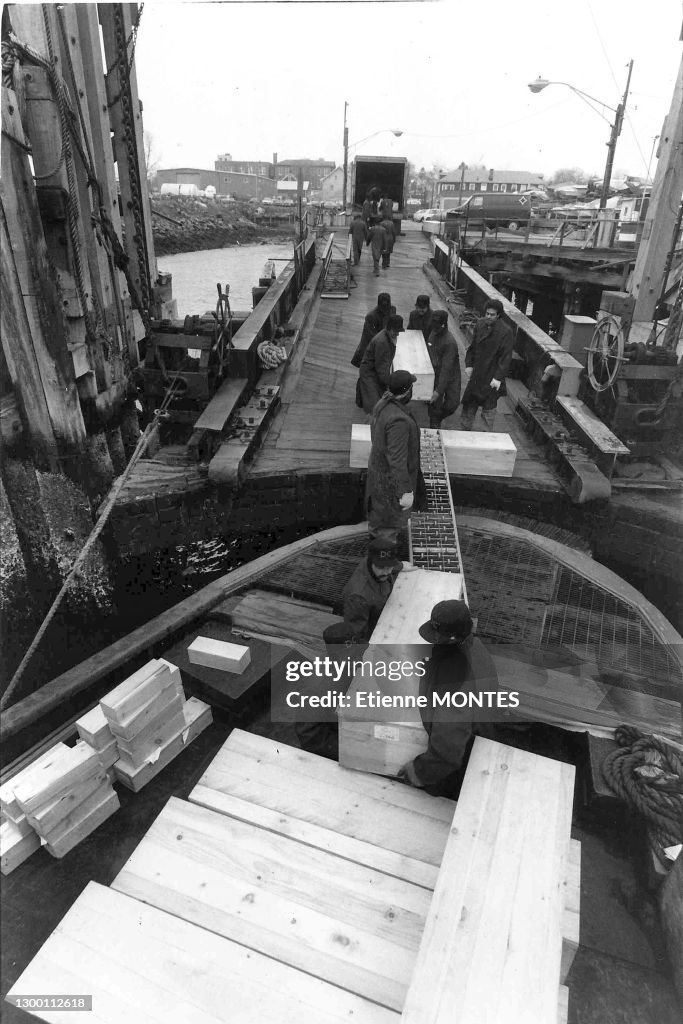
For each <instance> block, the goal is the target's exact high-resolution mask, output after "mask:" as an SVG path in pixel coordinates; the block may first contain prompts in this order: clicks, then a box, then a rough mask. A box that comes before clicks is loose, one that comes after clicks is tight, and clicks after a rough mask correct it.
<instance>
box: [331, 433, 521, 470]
mask: <svg viewBox="0 0 683 1024" xmlns="http://www.w3.org/2000/svg"><path fill="white" fill-rule="evenodd" d="M439 433H440V434H441V440H442V443H443V450H444V455H445V456H446V468H447V470H448V472H449V473H456V474H458V475H460V476H501V477H511V476H512V475H513V474H514V470H515V459H516V458H517V448H516V446H515V444H514V442H513V440H512V438H511V437H510V435H509V434H502V433H494V432H489V431H486V430H440V431H439ZM370 447H371V444H370V426H369V424H365V423H354V424H353V425H352V427H351V451H350V457H349V466H350V467H351V469H366V468H367V465H368V459H369V458H370Z"/></svg>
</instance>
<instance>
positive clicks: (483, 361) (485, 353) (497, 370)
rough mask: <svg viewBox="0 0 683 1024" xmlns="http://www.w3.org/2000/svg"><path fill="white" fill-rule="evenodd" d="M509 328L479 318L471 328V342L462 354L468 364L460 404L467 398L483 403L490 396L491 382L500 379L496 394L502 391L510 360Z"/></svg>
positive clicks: (503, 391) (510, 340) (502, 392)
mask: <svg viewBox="0 0 683 1024" xmlns="http://www.w3.org/2000/svg"><path fill="white" fill-rule="evenodd" d="M512 346H513V340H512V331H511V330H510V328H509V327H508V326H507V324H505V323H504V322H503V321H502V320H500V319H498V320H486V319H484V320H480V321H479V323H478V324H477V326H476V327H475V329H474V338H473V340H472V344H471V345H470V347H469V348H468V350H467V353H466V355H465V365H466V366H471V367H472V376H471V377H470V379H469V382H468V384H467V387H466V388H465V393H464V395H463V396H462V400H463V404H465V403H466V402H468V401H470V400H471V401H473V402H479V403H483V402H485V401H486V399H487V398H490V397H491V393H492V391H494V390H495V389H493V388H492V387H491V381H492V380H493V379H494V377H495V379H496V380H499V381H500V382H501V386H500V389H499V391H498V395H499V396H502V395H504V394H506V391H505V378H506V376H507V375H508V373H509V371H510V363H511V361H512Z"/></svg>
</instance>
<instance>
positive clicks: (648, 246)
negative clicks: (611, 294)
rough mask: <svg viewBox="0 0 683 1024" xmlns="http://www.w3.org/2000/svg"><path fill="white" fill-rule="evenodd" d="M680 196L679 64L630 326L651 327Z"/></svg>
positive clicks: (682, 98)
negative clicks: (647, 324)
mask: <svg viewBox="0 0 683 1024" xmlns="http://www.w3.org/2000/svg"><path fill="white" fill-rule="evenodd" d="M681 193H683V60H682V61H681V66H680V68H679V70H678V78H677V79H676V85H675V86H674V94H673V98H672V100H671V109H670V110H669V113H668V115H667V118H666V121H665V122H664V127H663V128H662V134H661V138H660V140H659V160H658V162H657V170H656V171H655V178H654V182H653V183H652V195H651V197H650V205H649V206H648V209H647V214H646V216H645V224H644V226H643V237H642V239H641V242H640V247H639V249H638V256H637V257H636V265H635V269H634V271H633V278H632V281H631V286H630V291H631V294H632V295H633V297H634V298H635V300H636V306H635V310H634V312H633V320H634V322H640V323H652V320H653V318H654V312H655V306H656V304H657V301H658V299H659V298H660V291H661V284H662V280H663V277H664V272H665V267H666V261H667V256H668V253H669V249H670V247H671V243H672V238H671V233H672V230H673V223H674V220H675V217H676V213H677V211H678V209H679V206H680V203H681Z"/></svg>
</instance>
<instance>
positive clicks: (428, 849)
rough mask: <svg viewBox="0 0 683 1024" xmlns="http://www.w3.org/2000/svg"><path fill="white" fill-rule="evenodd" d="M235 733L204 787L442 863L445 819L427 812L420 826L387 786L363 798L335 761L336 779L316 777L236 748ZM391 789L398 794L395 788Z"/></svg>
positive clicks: (349, 775)
mask: <svg viewBox="0 0 683 1024" xmlns="http://www.w3.org/2000/svg"><path fill="white" fill-rule="evenodd" d="M234 735H235V733H233V734H232V735H231V736H230V737H229V738H228V740H227V741H226V743H225V744H224V745H223V747H222V748H221V750H220V751H219V752H218V754H217V755H216V757H215V758H214V759H213V761H212V762H211V764H210V765H209V767H208V768H207V770H206V772H205V773H204V775H203V776H202V777H201V779H200V780H199V785H200V786H203V787H205V788H206V789H213V790H216V791H217V792H219V793H224V794H227V795H228V796H231V797H236V798H237V799H239V800H242V801H245V802H247V803H253V804H258V805H259V806H261V807H264V808H267V809H269V810H271V811H276V812H280V813H282V814H284V815H287V816H290V817H292V818H296V819H300V820H302V821H305V822H308V823H310V824H312V825H316V826H319V827H320V828H323V829H327V830H329V831H330V832H337V833H339V834H340V835H342V836H346V837H349V838H352V839H355V840H359V841H360V842H362V843H366V844H371V845H374V846H378V847H381V848H383V849H385V850H389V851H392V852H394V853H397V854H400V855H401V856H404V857H408V858H411V859H413V860H420V861H423V862H425V863H427V864H433V865H436V864H439V863H440V861H441V855H442V852H443V846H444V836H445V834H446V832H447V829H448V824H447V823H446V822H445V821H440V820H437V819H435V818H432V817H430V816H428V815H427V814H424V815H423V816H421V817H420V818H419V819H418V820H419V822H420V827H419V829H416V827H415V822H416V812H415V810H411V809H410V808H408V807H405V806H402V805H401V804H400V803H388V802H387V801H388V796H387V790H385V789H380V788H378V789H377V790H376V795H375V796H373V795H371V789H370V788H369V787H368V788H367V789H364V790H363V791H362V799H361V797H360V795H359V793H358V791H357V790H356V789H355V787H354V786H353V776H352V773H349V772H344V771H343V769H342V768H341V767H340V766H338V765H337V766H336V767H337V768H338V772H339V779H338V781H337V780H335V779H334V778H332V779H331V778H329V777H328V776H326V775H325V774H324V773H323V775H322V777H320V778H317V777H315V776H312V775H311V769H309V768H306V770H302V768H299V769H298V770H294V769H290V770H285V769H284V768H283V767H282V766H280V764H279V763H272V762H270V763H269V762H265V761H263V760H261V759H259V758H258V757H255V756H253V754H248V753H242V752H241V751H240V750H239V749H236V747H237V744H238V743H239V738H238V740H237V741H233V742H232V743H231V741H232V739H233V736H234ZM280 746H283V745H280ZM311 756H312V755H311ZM302 767H303V766H302ZM389 794H390V795H391V797H392V798H393V799H397V800H398V799H399V798H398V797H394V795H393V790H390V791H389ZM421 795H426V794H421Z"/></svg>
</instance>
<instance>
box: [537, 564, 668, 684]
mask: <svg viewBox="0 0 683 1024" xmlns="http://www.w3.org/2000/svg"><path fill="white" fill-rule="evenodd" d="M541 643H542V646H543V647H558V646H562V647H565V648H569V649H570V650H572V651H573V652H574V653H575V654H577V655H579V656H580V657H582V658H583V659H585V660H586V661H593V662H596V663H597V664H598V665H599V666H601V667H603V668H610V669H613V670H615V671H616V672H619V671H622V672H624V673H629V674H632V675H638V676H645V677H647V678H648V679H649V680H650V681H651V682H653V683H654V684H655V686H656V684H657V683H659V684H680V683H681V669H680V663H679V661H678V659H677V658H676V657H674V655H673V654H672V652H671V650H670V648H669V647H668V645H667V644H665V643H664V642H663V641H662V640H660V639H659V638H658V637H657V636H656V634H655V633H654V631H653V630H652V629H651V627H650V626H649V625H648V623H647V622H646V621H645V620H644V619H643V617H642V615H641V614H640V612H639V610H638V608H637V607H635V606H633V605H631V604H628V603H627V602H626V601H622V600H620V599H619V598H617V597H615V596H614V595H613V594H610V593H609V592H608V591H606V590H604V589H603V588H602V587H600V586H598V585H596V584H594V583H592V582H590V581H589V580H587V579H586V578H585V577H584V576H582V575H580V574H579V573H577V572H574V571H573V570H572V569H569V568H567V567H565V566H560V567H559V570H558V572H557V574H556V580H555V587H554V591H553V594H552V597H551V599H550V601H549V603H548V608H547V613H546V619H545V623H544V627H543V635H542V641H541ZM614 682H615V684H616V685H618V684H619V681H618V679H615V680H614ZM629 685H631V684H629Z"/></svg>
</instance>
